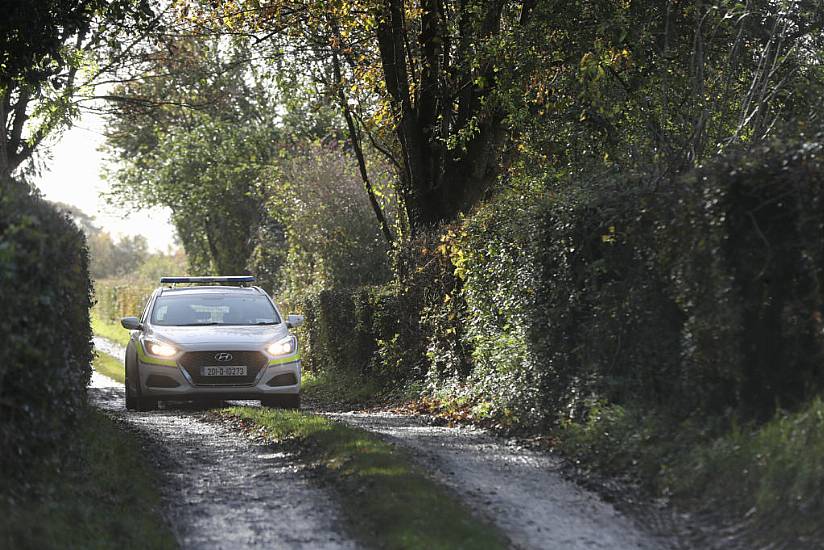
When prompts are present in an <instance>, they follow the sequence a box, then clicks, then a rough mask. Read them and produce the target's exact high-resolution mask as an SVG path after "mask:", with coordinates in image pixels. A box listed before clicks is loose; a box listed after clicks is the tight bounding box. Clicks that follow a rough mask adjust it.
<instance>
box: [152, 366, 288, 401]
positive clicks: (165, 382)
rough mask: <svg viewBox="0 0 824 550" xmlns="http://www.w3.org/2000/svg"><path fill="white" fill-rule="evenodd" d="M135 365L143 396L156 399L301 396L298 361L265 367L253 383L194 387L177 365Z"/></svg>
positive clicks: (187, 375) (186, 373)
mask: <svg viewBox="0 0 824 550" xmlns="http://www.w3.org/2000/svg"><path fill="white" fill-rule="evenodd" d="M138 364H139V366H140V368H139V372H140V386H141V391H142V393H143V395H145V396H150V397H154V398H157V399H181V400H189V399H191V400H196V399H260V398H262V397H265V396H268V395H278V394H298V393H300V377H301V361H300V359H299V358H298V359H294V360H290V361H288V362H283V363H279V364H275V365H267V366H265V367H263V368H262V369H261V370H260V372H259V373H258V375H257V376H256V378H255V380H254V382H252V383H251V384H244V385H229V384H222V385H205V384H196V383H194V382H193V380H192V378H191V376H190V375H189V373H188V372H186V370H185V369H183V368H182V367H181V366H180V365H175V366H171V365H157V364H152V363H146V362H143V361H140V360H138ZM290 375H291V376H290Z"/></svg>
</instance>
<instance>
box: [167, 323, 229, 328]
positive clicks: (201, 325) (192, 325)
mask: <svg viewBox="0 0 824 550" xmlns="http://www.w3.org/2000/svg"><path fill="white" fill-rule="evenodd" d="M222 324H223V323H186V324H184V325H175V326H178V327H213V326H215V325H222Z"/></svg>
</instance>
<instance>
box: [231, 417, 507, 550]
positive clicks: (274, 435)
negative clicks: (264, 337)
mask: <svg viewBox="0 0 824 550" xmlns="http://www.w3.org/2000/svg"><path fill="white" fill-rule="evenodd" d="M215 414H217V415H219V416H221V417H223V418H228V419H230V420H232V421H235V422H237V423H238V424H239V425H240V427H241V428H242V429H245V430H247V431H249V432H250V433H253V434H254V435H256V436H260V435H261V434H263V435H264V436H265V438H266V439H268V440H270V441H274V442H277V443H281V444H287V445H288V444H292V445H294V448H295V449H296V451H297V452H298V453H299V455H300V457H301V458H302V459H304V460H307V461H309V462H310V463H313V464H316V465H318V466H319V467H320V468H321V469H322V470H321V471H322V472H323V473H324V479H325V480H326V481H327V482H328V483H330V484H331V486H332V487H333V488H334V489H335V491H336V494H337V495H338V497H339V498H340V500H341V503H342V505H341V508H340V509H341V511H342V513H343V514H344V515H345V516H346V517H345V519H346V523H345V525H346V528H347V529H350V530H351V531H352V533H353V535H355V536H356V537H357V538H358V539H359V540H361V541H363V542H364V543H365V544H366V545H367V546H369V547H373V548H443V549H451V548H480V549H493V548H506V547H507V544H506V539H505V538H503V536H502V535H501V533H499V532H498V531H497V530H496V529H495V528H493V527H492V526H491V525H490V524H489V523H487V522H486V521H484V520H482V519H480V518H478V517H475V516H473V515H472V513H471V511H470V510H469V509H468V508H467V507H466V506H465V505H464V504H463V503H461V502H460V500H459V499H458V498H457V497H456V496H455V495H452V494H451V493H449V492H448V491H447V490H446V489H445V488H444V487H443V486H442V485H440V484H438V483H436V482H435V481H433V480H432V479H431V478H429V477H428V476H427V475H426V474H425V472H423V471H422V470H421V469H420V468H419V467H418V466H416V465H414V464H413V462H412V460H411V458H410V457H408V456H406V454H405V453H404V451H403V450H400V449H398V448H396V447H394V446H393V445H390V444H389V443H386V442H384V441H381V440H380V439H379V438H377V437H376V436H374V435H371V434H369V433H368V432H366V431H364V430H359V429H356V428H351V427H348V426H345V425H343V424H340V423H338V422H334V421H333V420H330V419H328V418H324V417H322V416H318V415H313V414H307V413H301V412H295V411H281V410H275V409H267V408H250V407H232V408H228V409H224V410H222V411H220V412H218V413H215Z"/></svg>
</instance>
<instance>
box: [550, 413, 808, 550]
mask: <svg viewBox="0 0 824 550" xmlns="http://www.w3.org/2000/svg"><path fill="white" fill-rule="evenodd" d="M712 433H715V434H718V433H721V434H722V435H720V436H719V435H715V436H711V435H709V434H712ZM557 441H558V444H559V446H560V448H561V450H562V451H563V452H564V454H566V455H567V456H569V457H571V458H573V459H574V460H575V461H576V462H579V463H581V464H584V465H587V466H589V467H592V468H594V469H596V470H598V471H600V472H605V473H607V474H625V473H627V472H630V473H632V474H633V475H634V476H635V477H636V478H638V479H639V480H641V481H642V482H643V483H644V484H645V485H646V486H647V487H648V488H649V489H650V490H651V491H652V492H653V493H656V494H659V495H669V496H671V497H672V500H673V501H674V502H675V503H676V504H677V505H678V506H679V507H681V508H682V509H690V510H698V511H701V512H706V513H710V514H712V515H714V516H720V517H722V518H724V519H725V521H726V522H727V523H730V524H733V525H738V526H745V527H746V529H745V531H744V532H742V533H743V534H742V536H744V537H745V538H747V539H748V541H749V542H750V544H751V545H752V547H777V548H824V523H822V522H821V518H822V517H824V461H822V458H821V457H822V456H824V402H822V400H821V399H820V398H818V399H814V400H813V401H811V402H810V403H809V404H808V405H807V406H806V407H804V408H803V409H802V410H800V411H797V412H794V413H782V414H779V415H777V416H776V417H774V418H773V419H772V420H771V421H769V422H767V423H766V424H763V425H761V426H750V427H741V426H733V427H732V429H726V430H722V429H719V428H717V427H715V428H713V427H711V426H707V425H706V424H705V423H702V425H698V424H694V423H683V424H680V425H676V426H672V425H669V426H668V425H665V424H663V423H661V422H660V421H656V420H654V419H651V418H650V417H649V415H644V414H640V413H632V412H631V411H628V410H625V409H623V408H622V407H619V406H616V405H611V406H598V407H595V408H594V409H593V410H591V411H590V414H589V419H588V421H587V422H586V423H584V424H567V425H565V426H563V427H562V428H561V430H560V433H559V437H558V438H557Z"/></svg>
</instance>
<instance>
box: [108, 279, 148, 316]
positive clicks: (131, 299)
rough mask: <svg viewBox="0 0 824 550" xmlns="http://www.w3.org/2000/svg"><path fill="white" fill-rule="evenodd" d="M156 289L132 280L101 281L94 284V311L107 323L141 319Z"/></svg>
mask: <svg viewBox="0 0 824 550" xmlns="http://www.w3.org/2000/svg"><path fill="white" fill-rule="evenodd" d="M155 288H156V287H155V286H152V285H151V284H147V283H146V282H143V281H133V280H130V279H99V280H97V281H95V282H94V296H95V300H96V304H95V306H94V310H95V312H96V313H97V315H99V316H100V318H101V319H103V320H104V321H107V322H118V321H120V319H121V318H123V317H130V316H137V317H139V316H140V314H141V312H142V311H143V308H144V307H145V305H146V302H147V301H148V300H149V296H151V294H152V292H153V291H154V289H155Z"/></svg>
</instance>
